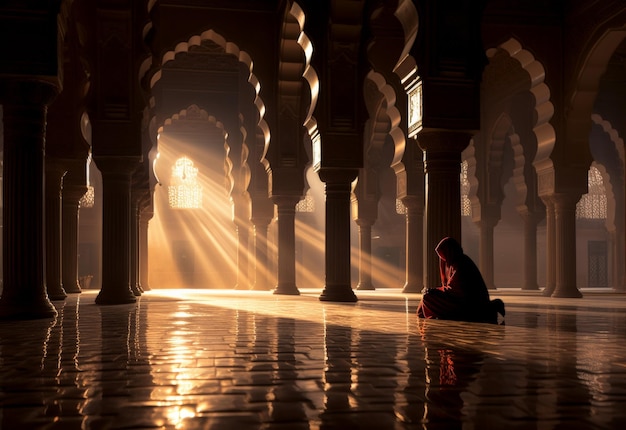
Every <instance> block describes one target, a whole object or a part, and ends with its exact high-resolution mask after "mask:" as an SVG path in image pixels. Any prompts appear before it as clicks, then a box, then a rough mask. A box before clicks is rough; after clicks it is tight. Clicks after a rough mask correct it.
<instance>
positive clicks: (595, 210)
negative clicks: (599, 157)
mask: <svg viewBox="0 0 626 430" xmlns="http://www.w3.org/2000/svg"><path fill="white" fill-rule="evenodd" d="M588 178H589V179H588V181H589V182H588V184H589V191H588V192H587V194H584V195H583V196H582V197H581V198H580V200H579V201H578V204H577V205H576V218H579V219H606V217H607V200H606V188H605V187H604V181H603V180H602V174H601V173H600V171H599V170H598V168H597V167H594V166H591V168H590V169H589V174H588Z"/></svg>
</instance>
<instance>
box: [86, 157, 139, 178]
mask: <svg viewBox="0 0 626 430" xmlns="http://www.w3.org/2000/svg"><path fill="white" fill-rule="evenodd" d="M93 159H94V161H95V162H96V165H97V166H98V169H99V170H100V171H101V172H102V174H103V175H104V174H111V173H118V174H124V175H130V174H132V173H133V172H134V171H135V170H136V169H137V167H139V165H140V163H141V159H142V157H141V156H134V155H131V156H125V155H115V156H108V155H101V156H94V158H93Z"/></svg>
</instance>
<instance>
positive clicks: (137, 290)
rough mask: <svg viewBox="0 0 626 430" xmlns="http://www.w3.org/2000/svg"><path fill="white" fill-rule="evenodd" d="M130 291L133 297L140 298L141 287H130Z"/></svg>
mask: <svg viewBox="0 0 626 430" xmlns="http://www.w3.org/2000/svg"><path fill="white" fill-rule="evenodd" d="M130 290H131V291H132V292H133V296H135V297H139V296H141V287H139V285H132V286H131V287H130Z"/></svg>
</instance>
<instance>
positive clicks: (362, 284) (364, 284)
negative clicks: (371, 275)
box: [356, 282, 376, 291]
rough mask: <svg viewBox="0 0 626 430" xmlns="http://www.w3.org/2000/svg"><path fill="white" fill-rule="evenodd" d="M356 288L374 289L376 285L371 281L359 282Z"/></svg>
mask: <svg viewBox="0 0 626 430" xmlns="http://www.w3.org/2000/svg"><path fill="white" fill-rule="evenodd" d="M356 289H357V290H366V291H374V290H375V289H376V287H374V284H372V283H371V282H359V284H358V285H357V286H356Z"/></svg>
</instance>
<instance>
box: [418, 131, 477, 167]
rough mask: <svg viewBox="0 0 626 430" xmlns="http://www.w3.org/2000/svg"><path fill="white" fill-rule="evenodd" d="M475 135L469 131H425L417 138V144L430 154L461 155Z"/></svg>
mask: <svg viewBox="0 0 626 430" xmlns="http://www.w3.org/2000/svg"><path fill="white" fill-rule="evenodd" d="M472 136H473V134H472V133H471V132H469V131H460V130H443V129H424V130H422V131H420V132H419V134H418V136H417V143H418V145H419V147H420V148H422V150H424V151H426V159H427V160H428V154H429V153H459V154H460V153H461V152H462V151H463V150H464V149H465V148H467V146H468V145H469V143H470V139H471V138H472Z"/></svg>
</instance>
